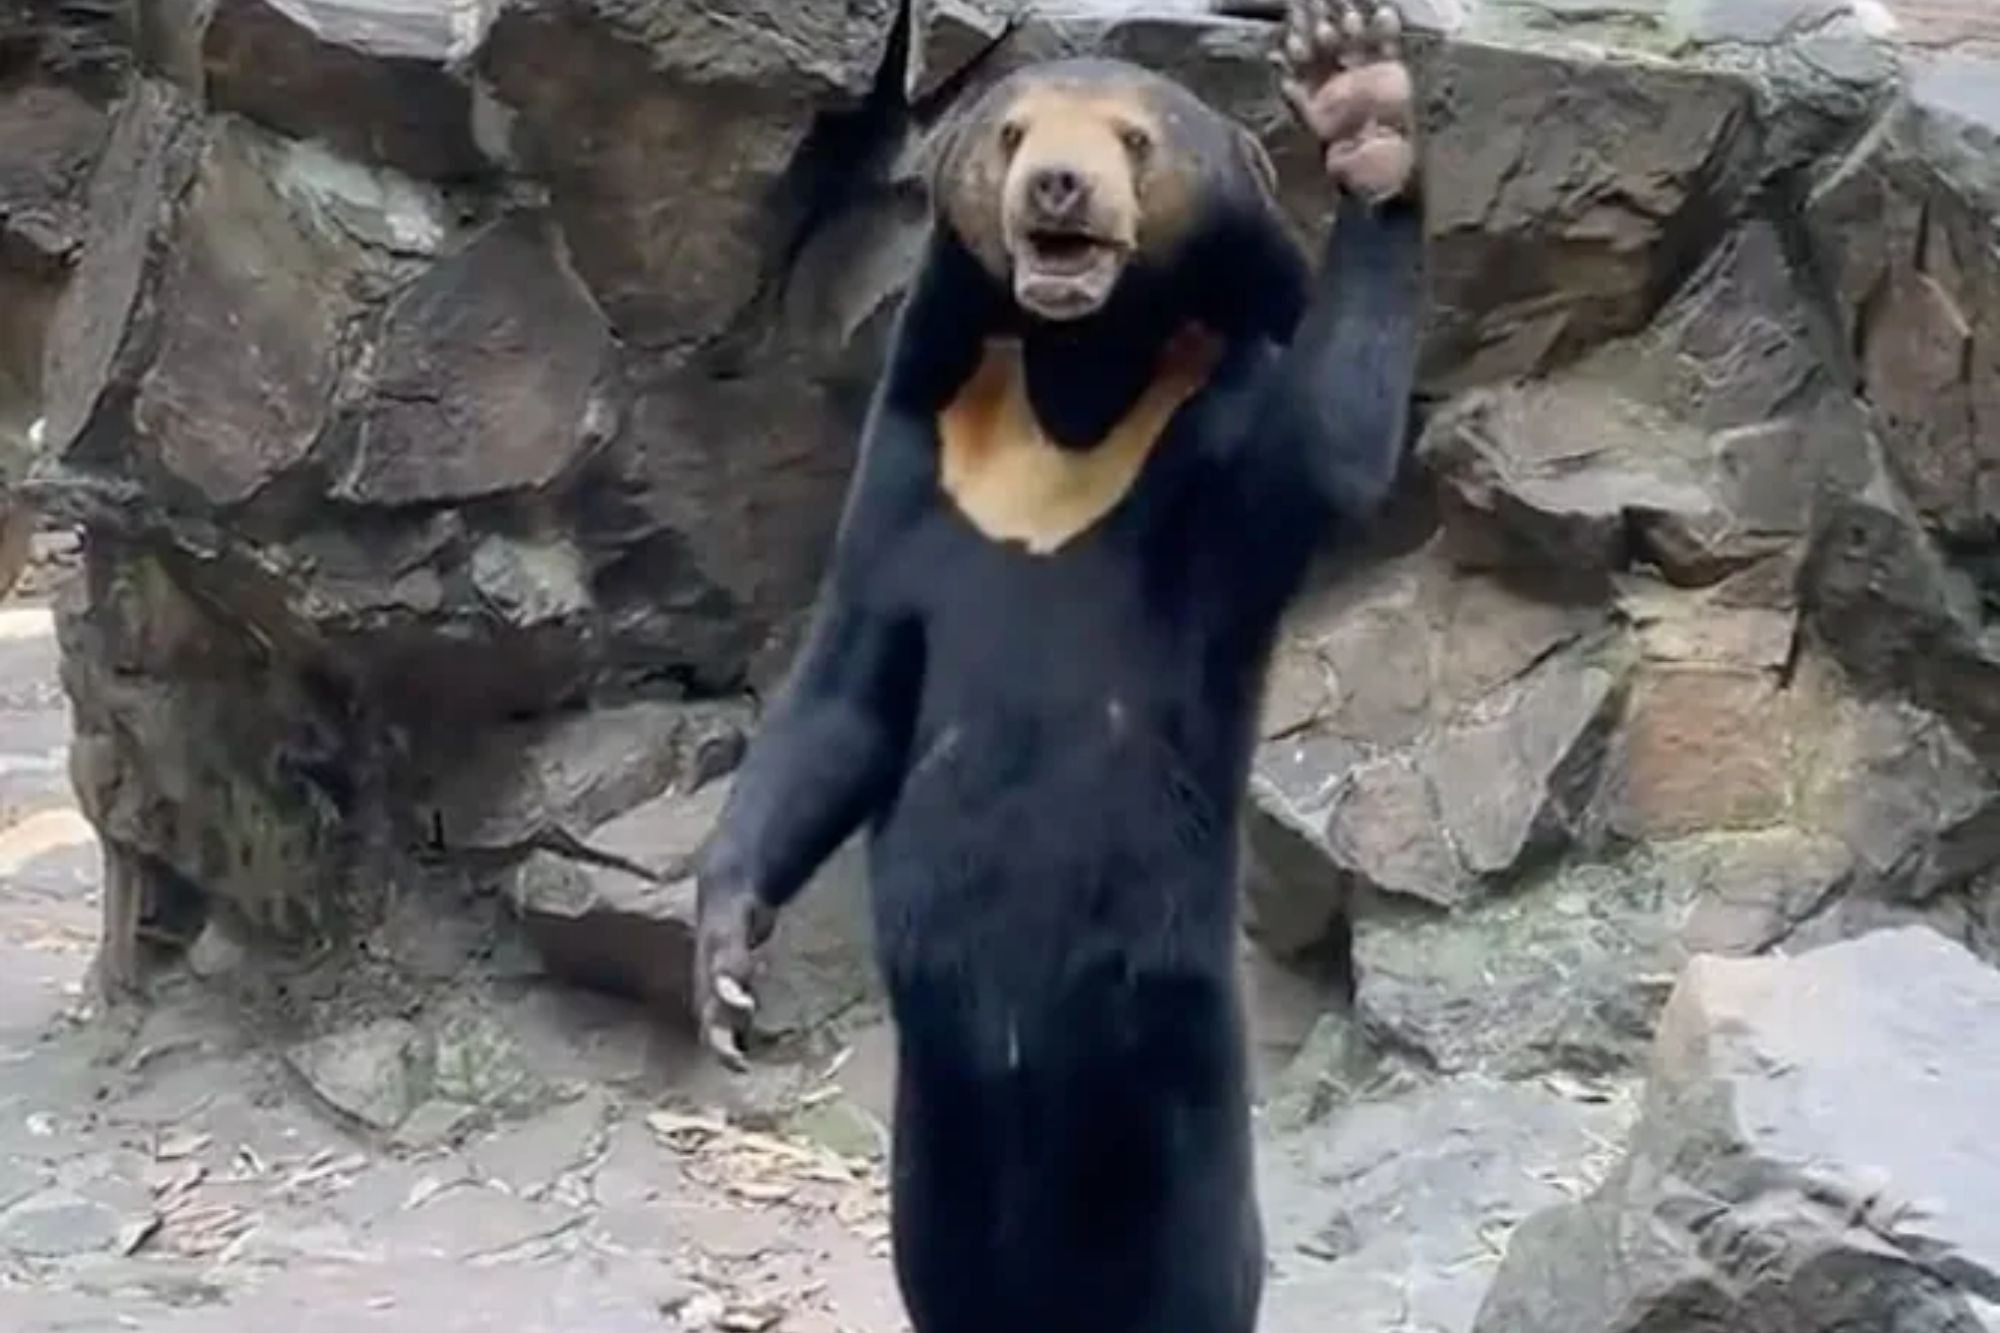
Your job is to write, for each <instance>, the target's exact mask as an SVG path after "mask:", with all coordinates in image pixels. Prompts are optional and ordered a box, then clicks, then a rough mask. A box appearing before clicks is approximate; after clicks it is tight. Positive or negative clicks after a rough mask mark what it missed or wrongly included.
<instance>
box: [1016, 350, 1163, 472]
mask: <svg viewBox="0 0 2000 1333" xmlns="http://www.w3.org/2000/svg"><path fill="white" fill-rule="evenodd" d="M1086 322H1087V323H1094V321H1086ZM1176 332H1178V328H1177V326H1176V325H1175V324H1173V323H1167V322H1162V323H1161V324H1160V326H1159V327H1157V328H1150V329H1140V328H1124V327H1121V328H1115V329H1114V328H1103V327H1089V328H1086V327H1072V326H1050V325H1041V324H1036V325H1031V326H1029V327H1028V328H1027V329H1025V330H1023V333H1022V337H1021V366H1022V370H1023V373H1024V374H1025V376H1026V378H1027V389H1028V403H1029V405H1030V406H1032V407H1033V408H1034V411H1035V419H1036V420H1037V421H1038V422H1040V423H1041V427H1042V430H1043V431H1044V432H1045V433H1046V434H1047V435H1048V437H1049V439H1050V441H1051V442H1053V443H1055V444H1058V445H1060V446H1062V447H1063V448H1065V449H1090V448H1094V447H1096V446H1097V445H1098V444H1100V443H1102V442H1103V440H1104V439H1105V437H1106V436H1108V435H1110V434H1111V431H1112V428H1113V427H1114V426H1116V425H1117V424H1118V423H1119V422H1120V421H1122V420H1123V419H1124V418H1125V416H1126V414H1127V413H1129V412H1130V411H1131V410H1132V407H1133V405H1134V404H1135V403H1137V402H1138V401H1139V397H1140V395H1141V394H1143V393H1145V391H1146V386H1147V385H1149V384H1151V383H1152V382H1153V378H1154V376H1155V375H1156V374H1158V372H1159V364H1160V356H1161V353H1162V352H1163V351H1164V350H1165V348H1166V343H1167V339H1168V338H1169V337H1170V336H1171V335H1173V334H1174V333H1176Z"/></svg>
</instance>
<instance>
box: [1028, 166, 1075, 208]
mask: <svg viewBox="0 0 2000 1333" xmlns="http://www.w3.org/2000/svg"><path fill="white" fill-rule="evenodd" d="M1028 198H1029V199H1030V200H1032V201H1033V202H1034V205H1035V209H1036V211H1038V212H1040V213H1042V214H1043V215H1044V216H1046V217H1053V218H1060V217H1064V216H1066V215H1067V214H1070V213H1073V212H1075V211H1076V210H1077V209H1078V208H1079V207H1080V206H1081V205H1082V204H1083V177H1082V176H1080V175H1078V174H1077V173H1076V172H1074V171H1071V170H1070V169H1069V168H1068V167H1043V168H1042V169H1041V170H1040V171H1037V172H1036V173H1035V174H1034V177H1033V178H1032V179H1031V180H1029V182H1028Z"/></svg>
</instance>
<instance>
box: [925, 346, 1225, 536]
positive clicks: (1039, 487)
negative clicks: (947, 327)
mask: <svg viewBox="0 0 2000 1333" xmlns="http://www.w3.org/2000/svg"><path fill="white" fill-rule="evenodd" d="M1220 356H1221V347H1220V346H1219V345H1218V343H1217V342H1216V340H1215V339H1214V338H1213V337H1211V336H1210V335H1208V334H1207V333H1205V332H1203V331H1201V330H1200V329H1197V328H1195V327H1193V326H1190V327H1188V328H1186V329H1184V330H1182V331H1181V332H1180V333H1179V334H1178V335H1176V336H1175V337H1174V339H1173V340H1172V341H1171V342H1170V343H1168V345H1167V348H1166V350H1165V352H1164V353H1162V355H1161V357H1160V365H1159V369H1158V371H1157V372H1156V373H1155V374H1154V376H1153V380H1152V382H1151V383H1150V384H1148V385H1147V386H1146V388H1145V390H1144V391H1143V392H1142V393H1141V394H1140V395H1139V398H1138V401H1137V402H1135V403H1133V404H1132V408H1131V410H1130V411H1128V412H1127V413H1126V414H1125V415H1124V417H1123V418H1121V419H1120V420H1119V421H1118V423H1117V424H1116V425H1114V426H1113V427H1112V428H1111V429H1110V431H1109V432H1107V433H1106V435H1105V437H1104V438H1103V439H1102V440H1100V441H1099V442H1098V443H1097V444H1096V445H1095V446H1094V447H1092V448H1089V449H1064V448H1062V447H1061V446H1059V445H1057V444H1056V443H1055V442H1054V441H1052V440H1050V439H1049V437H1048V435H1047V433H1046V432H1045V431H1043V429H1042V425H1041V422H1040V421H1038V420H1036V418H1035V409H1034V405H1033V404H1032V403H1031V402H1030V401H1029V399H1028V379H1027V374H1026V371H1025V368H1024V367H1023V365H1022V361H1021V344H1020V342H1019V341H1018V340H1017V339H1012V338H1006V339H994V340H993V341H991V342H989V343H987V344H986V350H985V353H984V355H983V356H982V357H981V358H980V362H979V368H978V369H977V370H976V371H974V372H973V374H972V377H971V378H970V379H968V380H967V381H966V383H965V387H964V388H962V389H960V390H959V392H958V397H956V398H954V399H953V400H952V402H951V405H950V406H948V407H946V408H945V409H944V411H942V412H940V413H939V414H938V439H939V444H940V450H941V460H940V473H941V475H942V479H943V483H944V489H945V493H946V494H947V495H949V496H950V497H951V502H952V504H954V505H955V506H957V508H958V511H959V512H960V513H962V514H964V515H965V517H966V519H967V521H969V522H970V523H971V524H972V526H973V527H975V528H977V529H978V530H979V531H980V532H981V533H983V534H984V535H985V536H987V537H989V538H991V539H992V540H994V541H999V542H1018V543H1019V544H1021V545H1022V546H1024V547H1026V548H1027V549H1028V551H1029V552H1030V553H1031V554H1034V555H1053V554H1054V553H1055V552H1057V551H1059V550H1061V549H1062V548H1063V547H1064V546H1065V545H1067V544H1068V543H1069V542H1071V541H1073V540H1074V539H1076V538H1077V537H1079V536H1081V535H1082V534H1083V533H1085V532H1088V531H1089V530H1090V529H1091V528H1092V527H1093V526H1095V525H1096V524H1097V523H1098V522H1099V521H1101V520H1102V519H1103V518H1104V516H1105V515H1106V514H1109V513H1110V512H1111V511H1112V510H1113V509H1114V508H1116V507H1117V504H1118V502H1119V501H1120V500H1122V499H1124V498H1125V495H1126V493H1127V492H1129V491H1130V490H1131V489H1132V486H1133V484H1134V483H1135V482H1137V481H1138V479H1139V474H1140V473H1141V472H1142V471H1143V470H1144V469H1145V466H1146V459H1147V458H1148V457H1150V456H1151V454H1152V452H1153V449H1154V447H1155V446H1156V445H1157V444H1159V442H1160V437H1161V436H1162V435H1163V434H1165V432H1166V429H1167V424H1168V422H1170V421H1172V420H1173V415H1174V413H1175V412H1176V411H1178V410H1179V409H1180V407H1181V405H1182V404H1183V403H1185V402H1187V400H1188V399H1190V398H1192V397H1193V396H1194V395H1195V394H1196V393H1198V392H1199V391H1200V390H1201V388H1202V386H1203V385H1205V384H1207V383H1208V379H1209V376H1210V375H1212V374H1213V373H1214V371H1215V365H1216V362H1217V360H1218V359H1219V358H1220Z"/></svg>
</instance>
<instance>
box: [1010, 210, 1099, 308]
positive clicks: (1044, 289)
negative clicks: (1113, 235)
mask: <svg viewBox="0 0 2000 1333" xmlns="http://www.w3.org/2000/svg"><path fill="white" fill-rule="evenodd" d="M1010 248H1011V249H1012V250H1013V252H1014V299H1015V300H1017V301H1019V302H1020V304H1021V307H1022V308H1023V309H1024V310H1027V311H1029V312H1030V313H1032V314H1036V315H1039V316H1041V317H1042V318H1044V319H1058V320H1071V319H1081V318H1083V317H1084V316H1085V315H1088V314H1091V313H1092V312H1093V311H1096V310H1098V309H1099V308H1101V307H1102V306H1103V305H1104V303H1105V301H1107V300H1108V299H1110V296H1111V289H1112V288H1113V287H1115V286H1117V285H1118V275H1119V274H1120V273H1122V272H1124V270H1125V255H1126V249H1127V247H1125V246H1123V245H1120V244H1119V243H1118V242H1116V241H1112V240H1107V239H1105V238H1104V237H1103V236H1101V235H1099V234H1097V233H1096V232H1092V231H1088V230H1085V229H1082V228H1076V227H1034V228H1030V229H1027V230H1025V231H1023V232H1021V233H1020V234H1019V239H1018V240H1017V241H1016V242H1015V244H1014V245H1013V246H1012V247H1010Z"/></svg>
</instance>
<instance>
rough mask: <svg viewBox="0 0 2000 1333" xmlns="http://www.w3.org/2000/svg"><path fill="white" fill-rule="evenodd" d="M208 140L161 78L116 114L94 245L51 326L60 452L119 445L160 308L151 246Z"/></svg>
mask: <svg viewBox="0 0 2000 1333" xmlns="http://www.w3.org/2000/svg"><path fill="white" fill-rule="evenodd" d="M201 142H202V136H201V134H200V132H199V130H198V129H197V127H196V126H195V125H194V123H193V117H192V111H191V108H190V107H189V106H188V105H187V103H186V102H184V101H183V100H182V99H181V98H180V96H179V95H178V94H176V93H174V92H172V91H171V90H169V89H166V88H163V87H161V86H160V85H157V84H152V83H141V84H139V85H137V86H136V87H135V88H134V89H133V93H132V96H131V97H130V98H129V99H128V100H127V101H126V103H125V104H124V105H123V106H122V107H121V108H120V110H119V113H118V115H117V117H116V119H115V120H114V121H113V124H112V128H111V132H110V135H109V138H108V139H107V141H106V144H105V149H104V154H103V156H102V158H101V159H100V160H99V162H98V166H97V170H96V172H95V173H94V174H93V176H92V180H91V186H90V192H89V199H88V206H87V214H88V217H89V219H90V231H89V236H88V246H87V249H86V250H85V252H84V256H83V259H82V261H81V262H80V263H79V264H78V267H77V272H76V276H75V277H74V279H72V281H71V283H70V285H69V288H68V290H67V291H66V293H65V295H64V298H63V301H62V303H61V305H59V306H58V307H57V308H56V313H55V316H54V319H53V320H52V322H51V324H50V327H49V333H48V340H49V345H48V352H47V358H46V368H47V379H46V382H45V383H44V385H43V393H44V395H45V411H46V413H47V440H48V447H49V449H50V450H51V451H52V452H53V453H55V454H57V455H59V456H60V455H67V454H72V453H77V452H79V451H81V452H100V453H101V452H107V451H111V450H113V449H116V448H118V447H119V444H118V438H117V437H118V436H119V435H120V434H121V433H122V428H123V425H124V422H123V420H122V414H121V412H120V408H121V406H122V405H121V404H119V403H117V402H116V401H115V400H116V398H117V397H118V396H120V395H122V394H126V393H130V392H131V391H132V389H133V388H134V387H135V385H136V382H137V380H138V377H139V375H140V373H141V372H142V371H143V370H144V369H145V365H146V357H147V356H148V355H149V354H150V351H151V348H150V346H149V342H150V339H151V336H152V328H153V323H154V321H155V319H156V318H157V313H158V312H157V307H156V305H155V302H154V290H153V289H154V287H155V285H156V271H155V268H154V264H153V258H154V256H153V249H154V246H155V244H156V243H157V240H158V238H159V236H160V233H161V232H162V230H163V229H164V228H165V227H166V226H167V225H168V222H169V216H168V212H169V208H170V206H171V204H172V201H173V200H174V199H175V198H176V196H178V195H179V194H180V192H181V191H182V190H183V189H185V188H186V186H187V183H188V180H189V178H190V176H191V175H192V173H193V168H194V160H195V156H196V154H197V153H198V152H199V151H200V146H201ZM135 325H137V326H138V327H135Z"/></svg>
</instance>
